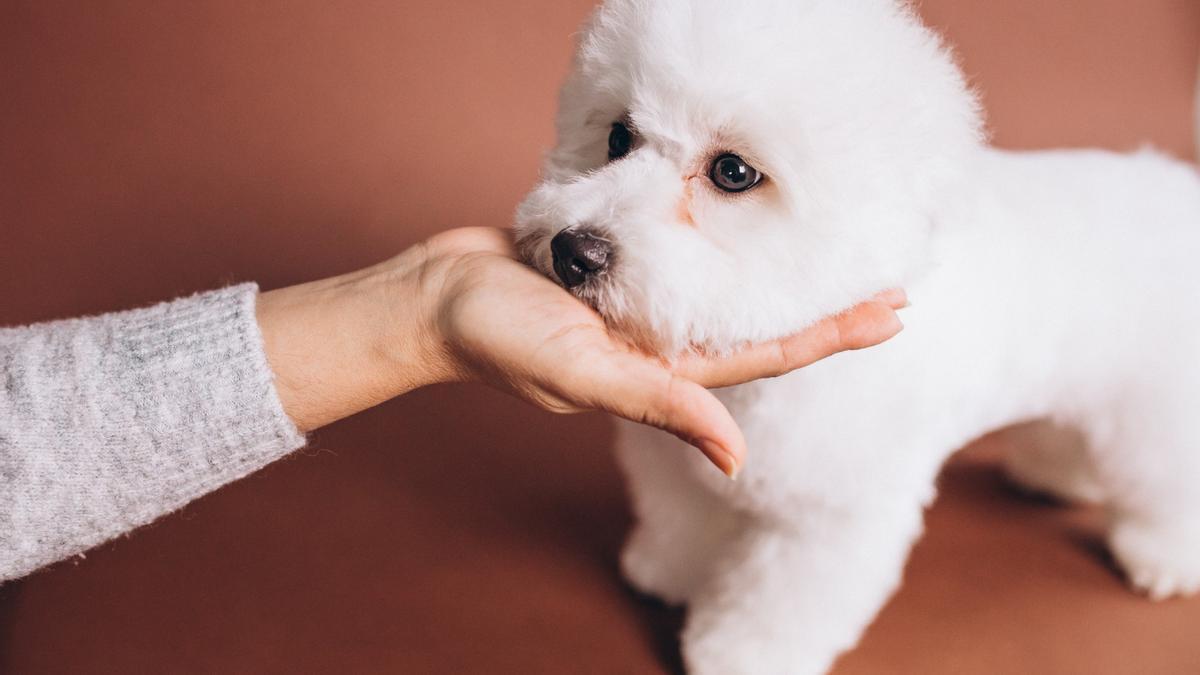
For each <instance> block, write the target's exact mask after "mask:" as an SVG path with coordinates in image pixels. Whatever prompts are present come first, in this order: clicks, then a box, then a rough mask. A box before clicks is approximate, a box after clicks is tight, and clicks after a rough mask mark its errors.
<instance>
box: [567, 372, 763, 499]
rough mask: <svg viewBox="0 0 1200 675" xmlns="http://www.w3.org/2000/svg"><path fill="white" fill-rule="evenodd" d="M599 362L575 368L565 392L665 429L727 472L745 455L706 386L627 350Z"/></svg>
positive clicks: (736, 433)
mask: <svg viewBox="0 0 1200 675" xmlns="http://www.w3.org/2000/svg"><path fill="white" fill-rule="evenodd" d="M614 357H615V358H614V359H613V360H612V362H609V363H606V364H604V366H603V367H601V368H594V369H589V370H588V372H587V373H586V374H585V373H580V375H579V377H578V378H572V379H574V380H575V381H576V382H580V383H586V388H587V390H589V391H586V392H583V391H580V390H576V391H575V392H571V393H572V394H574V395H573V396H570V395H569V396H568V397H569V398H572V399H575V400H579V401H581V403H584V404H586V405H587V406H588V407H591V408H597V409H600V410H604V411H605V412H608V413H611V414H613V415H616V416H618V417H623V418H625V419H627V420H631V421H634V422H638V423H640V424H648V425H650V426H653V427H657V428H659V429H663V430H664V431H668V432H670V433H672V434H674V435H676V436H678V437H679V438H680V439H682V440H684V441H685V442H687V443H689V444H691V445H693V446H695V447H697V448H699V449H700V451H701V452H703V453H704V455H705V456H706V457H707V458H708V459H709V461H711V462H712V463H713V464H715V465H716V467H717V468H718V469H720V470H721V471H722V472H724V473H725V474H726V475H728V476H729V477H730V478H736V477H737V474H738V472H739V471H740V470H741V467H742V462H743V460H744V457H745V455H746V439H745V437H743V436H742V431H741V429H739V428H738V426H737V423H736V422H734V420H733V416H732V415H730V414H729V411H728V410H726V408H725V406H724V405H723V404H722V403H721V402H720V401H719V400H717V397H716V396H714V395H713V394H712V392H710V391H709V390H707V389H705V388H704V387H702V386H700V385H699V384H696V383H695V382H693V381H691V380H688V379H685V378H683V377H681V376H679V375H676V374H675V373H672V372H671V371H669V370H667V369H666V368H663V367H661V366H658V365H655V364H653V363H652V362H650V361H648V360H645V359H641V358H638V357H637V356H634V355H632V354H618V355H614Z"/></svg>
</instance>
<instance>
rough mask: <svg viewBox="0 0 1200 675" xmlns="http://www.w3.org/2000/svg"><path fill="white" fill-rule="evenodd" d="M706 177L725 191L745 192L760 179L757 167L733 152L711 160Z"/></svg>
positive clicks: (760, 175)
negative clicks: (710, 167) (710, 166)
mask: <svg viewBox="0 0 1200 675" xmlns="http://www.w3.org/2000/svg"><path fill="white" fill-rule="evenodd" d="M708 177H709V178H711V179H712V182H713V184H714V185H716V186H717V187H719V188H721V189H722V190H724V191H726V192H745V191H746V190H749V189H750V188H752V187H754V186H755V185H758V183H759V181H761V180H762V174H761V173H759V171H758V169H756V168H754V167H752V166H750V165H749V164H747V163H746V161H745V160H743V159H742V158H741V157H738V156H737V155H735V154H733V153H726V154H724V155H721V156H720V157H718V158H716V159H715V160H713V164H712V169H711V170H709V173H708Z"/></svg>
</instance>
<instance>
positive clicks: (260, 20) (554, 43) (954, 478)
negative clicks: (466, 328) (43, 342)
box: [0, 0, 1200, 674]
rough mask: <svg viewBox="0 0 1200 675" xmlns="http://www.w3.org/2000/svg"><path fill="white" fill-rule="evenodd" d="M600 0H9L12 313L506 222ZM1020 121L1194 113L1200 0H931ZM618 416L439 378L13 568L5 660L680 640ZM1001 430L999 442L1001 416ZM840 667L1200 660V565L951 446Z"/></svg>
mask: <svg viewBox="0 0 1200 675" xmlns="http://www.w3.org/2000/svg"><path fill="white" fill-rule="evenodd" d="M590 4H591V2H590V0H526V1H524V2H518V1H515V0H514V1H511V2H504V3H499V2H491V1H490V0H475V1H471V0H439V1H438V2H415V1H404V0H378V1H365V0H364V1H361V2H353V3H351V2H329V3H318V2H309V1H300V0H288V1H286V2H285V1H283V0H273V1H268V2H242V1H241V0H220V1H219V0H201V1H195V2H186V3H185V2H158V1H156V0H129V1H125V2H120V1H111V2H73V3H72V2H58V1H51V0H42V1H32V0H31V1H14V0H0V324H5V323H22V322H31V321H37V320H43V319H50V318H54V317H61V316H67V315H73V314H78V313H83V312H99V311H104V310H110V309H116V308H121V307H127V306H131V305H135V304H139V303H146V302H150V301H154V300H158V299H164V298H167V297H169V296H174V295H177V294H180V293H184V292H189V291H193V290H197V289H203V288H210V287H213V286H215V285H218V284H222V283H225V282H229V281H235V280H247V279H253V280H257V281H259V282H260V283H262V284H263V285H264V286H266V287H274V286H279V285H282V284H288V283H291V282H297V281H300V280H306V279H311V278H315V277H318V276H321V275H328V274H332V273H336V272H342V271H346V270H349V269H352V268H354V267H356V266H360V265H364V264H367V263H370V262H374V261H376V260H378V259H380V258H382V257H385V256H387V255H389V254H391V253H393V252H396V251H399V250H401V249H403V248H404V247H406V246H408V245H409V244H411V243H413V242H414V241H417V240H418V239H420V238H422V237H424V236H426V235H428V234H430V233H432V232H435V231H437V230H440V229H444V228H448V227H452V226H457V225H469V224H482V225H504V224H506V223H507V222H508V218H509V214H510V213H511V210H512V208H513V206H514V205H515V203H516V202H517V200H518V199H519V198H520V196H521V194H522V193H523V191H524V190H525V189H527V188H528V187H529V186H530V185H531V184H532V182H533V181H534V179H535V177H536V170H537V161H538V157H539V153H540V152H542V151H543V150H544V149H546V148H547V147H548V145H549V144H550V142H551V140H552V138H551V119H552V114H553V103H554V93H555V89H556V86H557V84H558V82H559V80H560V78H561V77H562V75H563V74H564V72H565V67H566V62H567V58H568V56H569V52H570V47H571V40H570V36H571V34H572V32H573V31H574V30H575V28H576V26H577V24H578V22H579V21H580V20H581V19H582V18H583V16H584V15H585V13H586V11H587V8H588V7H589V5H590ZM922 11H923V12H924V13H925V15H926V16H927V17H928V18H929V19H930V20H931V21H933V22H934V23H935V24H937V25H938V26H940V27H943V28H945V29H946V30H947V31H948V34H949V35H950V37H951V39H952V41H953V42H954V43H955V44H956V45H958V47H959V49H960V52H961V54H962V58H963V61H964V64H965V66H966V68H967V70H968V71H969V72H970V73H971V74H972V76H973V78H974V81H975V82H976V84H977V85H978V86H979V87H980V88H981V89H982V90H983V92H984V94H985V101H986V103H987V105H988V108H989V109H990V112H991V118H992V127H993V129H994V132H995V139H996V141H997V142H998V143H999V144H1000V145H1004V146H1008V147H1022V148H1025V147H1043V146H1058V145H1085V144H1087V145H1101V146H1106V147H1114V148H1119V149H1129V148H1133V147H1136V146H1137V145H1138V144H1140V143H1141V142H1143V141H1146V140H1151V141H1153V142H1155V143H1156V144H1158V145H1159V146H1161V147H1163V148H1165V149H1167V150H1169V151H1171V152H1174V153H1176V154H1178V155H1180V156H1187V155H1189V154H1190V153H1191V149H1192V148H1193V143H1192V137H1191V133H1192V132H1191V124H1190V113H1191V106H1192V104H1191V95H1192V85H1193V83H1194V82H1195V64H1196V57H1197V54H1198V53H1200V3H1198V2H1196V1H1195V0H1141V1H1140V2H1136V3H1134V2H1128V1H1126V0H1072V1H1067V0H1062V1H1059V2H1042V1H1040V0H1005V1H1004V2H995V1H994V0H925V2H924V3H923V7H922ZM610 440H611V435H610V430H609V423H608V422H607V421H606V420H605V419H603V418H601V417H599V416H582V417H573V418H558V417H553V416H549V415H546V414H541V413H539V412H536V411H533V410H531V409H528V408H526V407H524V406H523V405H521V404H519V403H516V402H514V401H511V400H508V399H506V398H504V397H502V396H500V395H498V394H494V393H492V392H490V391H486V390H482V389H478V388H473V387H453V388H449V387H448V388H435V389H432V390H427V391H422V392H418V393H416V394H414V395H411V396H408V397H406V398H404V399H403V400H399V401H395V402H393V403H391V404H388V405H385V406H382V407H380V408H378V409H376V410H373V411H370V412H368V413H366V414H363V415H360V416H358V417H356V418H354V419H351V420H347V421H345V422H343V423H340V424H337V425H335V426H333V427H331V428H329V429H327V430H325V431H322V432H321V433H319V434H317V435H316V436H315V438H314V439H313V442H312V445H311V448H310V449H309V450H307V451H305V452H303V453H301V454H298V455H297V456H295V457H294V458H291V459H289V460H286V461H283V462H280V463H279V464H277V465H275V466H272V467H270V468H268V469H267V470H265V471H263V472H261V473H259V474H257V475H255V476H253V477H251V478H249V479H247V480H245V481H242V482H241V483H238V484H236V485H233V486H231V487H229V488H227V489H224V490H222V491H220V492H218V493H217V494H214V495H212V496H210V497H208V498H205V499H202V500H201V501H199V502H198V503H196V504H193V505H192V506H190V507H188V508H187V509H185V510H184V511H183V512H181V513H179V514H176V515H173V516H171V517H169V518H167V519H165V520H163V521H162V522H159V523H157V524H156V525H153V526H151V527H148V528H145V529H144V530H142V531H140V532H138V533H137V534H135V535H134V536H132V537H130V538H128V539H125V540H122V541H118V542H116V543H113V544H109V545H107V546H104V547H102V548H101V549H99V550H96V551H94V552H92V553H89V554H88V556H87V558H86V559H80V560H74V561H68V562H65V563H62V564H59V565H57V566H55V567H53V568H51V569H49V570H46V571H43V572H40V573H37V574H35V575H33V576H31V577H29V578H27V579H25V580H23V581H21V582H17V583H10V584H8V585H6V586H3V587H0V672H3V673H22V674H24V673H65V672H112V673H129V672H219V673H237V672H278V673H284V672H286V673H308V672H313V673H323V672H412V673H462V672H490V673H573V672H582V673H657V672H670V671H671V670H673V669H675V668H677V667H678V665H677V661H676V657H675V656H674V654H675V649H676V648H675V645H674V644H673V633H674V631H675V630H676V629H677V627H678V621H679V615H678V614H677V613H675V612H672V611H669V610H665V609H663V608H661V607H659V606H657V605H655V604H654V603H652V602H649V601H645V600H641V599H638V598H636V597H634V596H633V595H632V594H630V593H629V592H627V591H626V590H625V589H624V587H623V586H622V585H621V583H620V581H619V579H618V578H617V576H616V572H615V565H614V560H615V555H616V551H617V549H618V546H619V543H620V539H621V536H622V532H623V531H624V529H625V527H626V525H627V521H628V513H627V510H626V507H625V504H624V499H623V495H622V492H621V485H620V480H619V477H618V475H617V473H616V471H615V468H614V466H613V462H612V460H611V459H610V456H609V453H608V446H609V443H610ZM1006 442H1012V441H1011V440H1009V441H1006V440H1003V439H992V440H991V441H989V443H990V445H991V446H992V447H991V449H990V450H989V449H988V448H983V449H982V450H981V451H978V452H977V454H980V455H986V454H988V453H989V452H995V451H997V450H998V449H1000V448H1001V447H1002V446H1003V445H1004V444H1005V443H1006ZM943 493H944V494H943V499H942V500H941V501H940V502H939V503H938V505H937V506H936V508H934V509H933V511H932V512H931V513H930V515H929V524H930V532H929V535H928V536H927V537H926V538H925V539H924V541H923V542H922V543H921V544H920V545H919V546H918V548H917V550H916V553H915V555H914V558H913V562H912V564H911V565H910V567H909V571H908V575H907V584H906V585H905V587H904V589H903V590H902V591H901V593H900V594H899V595H898V596H897V597H896V598H895V600H894V601H893V602H892V603H890V604H889V605H888V607H887V609H886V610H885V611H884V613H883V614H882V616H881V618H880V619H879V620H878V622H877V623H876V624H875V625H874V626H873V627H872V629H871V630H870V632H869V633H868V635H867V636H866V639H865V641H864V644H863V646H862V647H861V648H860V649H858V650H857V651H855V652H854V653H853V654H851V655H849V656H848V657H847V658H845V659H844V660H843V662H842V663H841V665H840V669H839V671H838V672H839V673H844V674H850V673H862V674H874V673H922V674H937V673H957V674H961V673H1095V674H1106V673H1133V672H1137V673H1172V674H1173V673H1193V672H1200V640H1198V639H1197V636H1200V633H1198V630H1200V600H1193V601H1174V602H1168V603H1165V604H1161V605H1155V604H1152V603H1149V602H1147V601H1144V600H1141V599H1139V598H1137V597H1135V596H1133V595H1132V594H1130V593H1128V592H1126V590H1125V589H1124V588H1123V587H1122V584H1121V581H1120V579H1119V577H1118V575H1117V574H1116V572H1114V570H1113V569H1112V567H1111V564H1110V563H1109V562H1108V561H1107V560H1106V558H1105V557H1104V556H1103V554H1101V553H1100V548H1099V546H1098V543H1097V541H1098V540H1097V538H1096V537H1097V534H1096V529H1095V521H1096V514H1093V513H1089V512H1086V511H1075V510H1067V509H1062V508H1058V507H1054V506H1052V505H1049V504H1045V503H1039V502H1035V501H1029V500H1025V499H1021V498H1018V497H1017V496H1016V495H1014V494H1012V493H1011V492H1010V491H1009V490H1008V489H1007V488H1005V487H1004V486H1003V484H1002V483H1001V482H1000V480H999V478H998V477H997V475H996V473H995V471H994V470H993V469H992V467H991V465H990V464H989V463H987V462H986V461H984V460H981V459H979V458H978V457H976V459H974V460H971V461H960V462H959V463H957V464H956V465H954V467H953V468H951V469H950V470H949V471H948V474H947V477H946V478H945V480H944V485H943Z"/></svg>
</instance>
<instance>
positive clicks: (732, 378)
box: [675, 290, 908, 387]
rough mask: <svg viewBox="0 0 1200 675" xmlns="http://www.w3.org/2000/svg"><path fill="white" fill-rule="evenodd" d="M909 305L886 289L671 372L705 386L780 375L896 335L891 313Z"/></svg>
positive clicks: (897, 328) (683, 362) (693, 360)
mask: <svg viewBox="0 0 1200 675" xmlns="http://www.w3.org/2000/svg"><path fill="white" fill-rule="evenodd" d="M907 302H908V301H907V298H906V297H905V295H904V292H903V291H898V290H897V291H887V292H885V293H882V294H880V295H879V296H877V299H875V300H871V301H869V302H864V303H862V304H861V305H857V306H855V307H853V308H851V309H850V310H849V311H846V312H843V313H842V314H837V315H835V316H831V317H829V318H826V319H824V320H822V321H820V322H818V323H816V324H815V325H813V326H810V327H809V328H807V329H805V330H804V331H801V332H800V333H797V334H796V335H792V336H790V337H787V338H784V339H782V340H776V341H773V342H763V343H759V344H755V345H750V346H748V347H746V348H745V349H743V350H741V351H739V352H737V353H735V354H732V355H730V356H727V357H721V358H712V357H705V356H702V355H689V356H687V357H684V358H683V359H680V360H679V361H678V362H677V363H676V366H675V372H677V373H679V374H680V375H682V376H684V377H686V378H689V379H692V380H694V381H696V382H698V383H699V384H701V385H703V386H705V387H727V386H730V385H734V384H741V383H743V382H749V381H751V380H756V379H759V378H763V377H776V376H778V375H783V374H784V373H788V372H791V371H793V370H795V369H797V368H802V367H804V366H807V365H809V364H812V363H815V362H816V361H819V360H821V359H823V358H825V357H827V356H831V355H833V354H836V353H838V352H841V351H846V350H850V349H863V348H866V347H871V346H874V345H877V344H879V343H881V342H883V341H885V340H887V339H889V338H891V337H893V336H895V335H896V334H897V333H899V332H900V331H901V330H903V328H904V325H903V324H902V323H900V318H899V317H897V316H896V312H895V309H897V308H900V307H904V306H905V305H907Z"/></svg>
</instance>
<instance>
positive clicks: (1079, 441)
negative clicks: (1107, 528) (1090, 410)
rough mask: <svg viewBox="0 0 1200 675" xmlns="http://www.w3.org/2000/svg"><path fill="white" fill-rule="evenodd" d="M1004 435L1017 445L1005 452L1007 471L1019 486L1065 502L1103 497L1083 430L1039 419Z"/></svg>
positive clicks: (1089, 501)
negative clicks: (1083, 436) (1069, 428)
mask: <svg viewBox="0 0 1200 675" xmlns="http://www.w3.org/2000/svg"><path fill="white" fill-rule="evenodd" d="M1004 438H1005V441H1006V443H1008V444H1010V445H1012V446H1013V447H1012V448H1011V449H1009V450H1008V451H1007V452H1006V453H1005V454H1004V460H1003V461H1004V472H1005V473H1006V474H1007V475H1008V478H1009V479H1010V480H1011V481H1012V482H1013V483H1015V484H1016V485H1017V486H1019V487H1021V488H1023V489H1025V490H1028V491H1030V492H1034V493H1037V494H1044V495H1049V496H1051V497H1054V498H1056V499H1060V500H1062V501H1065V502H1076V503H1081V504H1098V503H1100V502H1101V501H1102V500H1103V498H1104V490H1103V488H1102V486H1101V484H1100V481H1099V478H1098V477H1097V475H1096V470H1095V466H1094V462H1093V460H1092V458H1091V456H1090V455H1089V452H1088V448H1087V444H1086V443H1085V442H1084V439H1083V438H1082V437H1080V436H1079V434H1077V433H1072V432H1071V431H1069V430H1067V429H1064V428H1062V427H1058V426H1054V425H1052V424H1051V423H1050V422H1039V423H1037V424H1027V425H1023V426H1021V427H1019V428H1014V429H1010V430H1007V431H1005V432H1004Z"/></svg>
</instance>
